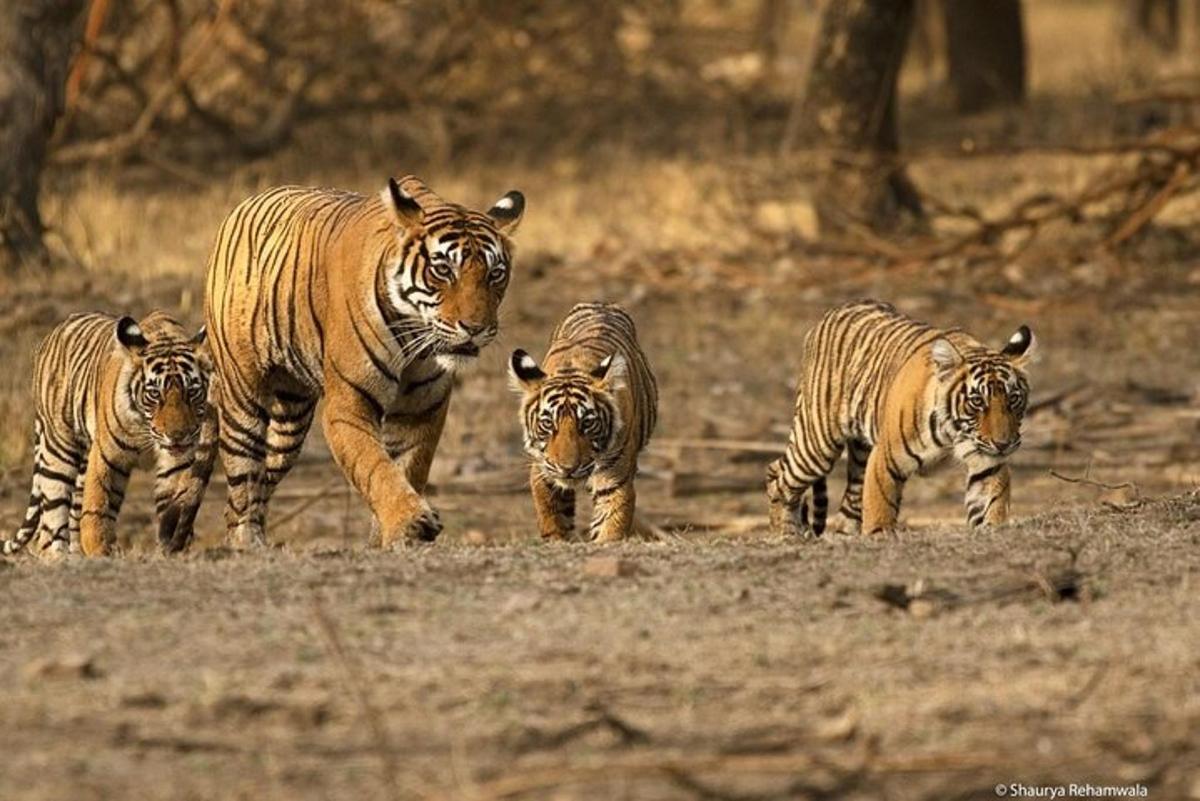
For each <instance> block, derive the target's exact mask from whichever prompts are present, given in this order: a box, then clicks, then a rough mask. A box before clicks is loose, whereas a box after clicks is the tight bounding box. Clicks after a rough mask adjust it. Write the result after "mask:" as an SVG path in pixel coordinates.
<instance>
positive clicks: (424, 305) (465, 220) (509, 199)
mask: <svg viewBox="0 0 1200 801" xmlns="http://www.w3.org/2000/svg"><path fill="white" fill-rule="evenodd" d="M381 197H382V199H383V203H384V206H385V207H386V208H387V209H388V210H389V211H390V212H391V215H392V218H393V221H394V224H395V227H396V237H397V240H396V241H397V244H398V248H399V255H398V258H397V259H396V261H395V262H394V263H393V264H391V265H389V269H388V271H387V272H388V274H387V276H386V277H385V279H384V280H385V281H386V286H384V287H380V289H382V290H383V292H384V293H385V294H386V296H387V298H388V299H389V300H390V302H391V304H392V305H393V306H394V307H395V308H396V309H397V310H398V311H399V312H400V313H401V315H402V319H401V320H399V321H398V322H397V323H395V324H394V325H393V331H394V333H395V334H396V336H397V338H398V339H400V340H401V341H402V342H403V343H404V347H405V348H406V350H407V351H411V352H413V353H419V354H421V355H423V356H433V357H436V358H437V359H438V361H439V362H440V363H442V366H443V367H446V368H453V367H455V366H457V365H458V364H459V363H461V362H462V360H464V359H468V358H472V357H474V356H478V355H479V351H480V349H481V348H483V347H484V346H486V345H487V344H488V343H490V342H491V341H492V340H493V339H495V338H496V334H497V332H498V331H499V320H498V319H497V315H498V312H499V310H500V302H501V301H502V300H503V299H504V291H505V290H506V289H507V288H508V281H509V277H510V275H511V272H512V252H513V247H512V243H511V242H510V240H509V236H510V235H511V234H512V233H514V232H515V231H516V229H517V226H518V224H519V223H520V222H521V215H522V214H523V213H524V211H525V196H524V195H522V194H521V193H520V192H517V191H515V190H514V191H511V192H509V193H507V194H506V195H504V196H503V197H501V198H500V199H499V200H497V201H496V203H495V204H494V205H493V206H492V208H491V209H490V210H488V212H487V213H486V214H484V213H481V212H478V211H472V210H470V209H467V208H464V207H462V206H459V205H457V204H453V203H447V202H445V201H443V200H442V199H441V198H440V197H438V196H437V195H436V194H434V192H433V191H432V190H430V189H429V188H428V187H427V186H425V184H423V183H422V182H421V181H420V180H418V179H417V178H414V177H412V176H409V177H407V178H403V179H401V180H400V181H399V182H397V181H395V180H394V179H391V178H389V179H388V185H387V189H385V190H384V191H383V193H382V195H381Z"/></svg>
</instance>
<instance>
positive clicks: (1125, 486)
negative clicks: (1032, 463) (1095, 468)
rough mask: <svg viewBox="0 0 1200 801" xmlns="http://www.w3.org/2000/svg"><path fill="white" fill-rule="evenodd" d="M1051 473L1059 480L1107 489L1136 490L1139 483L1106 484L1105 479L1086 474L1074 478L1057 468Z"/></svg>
mask: <svg viewBox="0 0 1200 801" xmlns="http://www.w3.org/2000/svg"><path fill="white" fill-rule="evenodd" d="M1049 473H1050V475H1051V476H1053V477H1054V478H1057V479H1058V480H1059V481H1066V482H1067V483H1070V484H1087V485H1088V486H1090V487H1098V488H1100V489H1106V490H1119V489H1132V490H1136V489H1137V485H1136V484H1134V483H1133V482H1131V481H1122V482H1121V483H1120V484H1105V483H1104V482H1103V481H1095V480H1093V479H1090V478H1088V477H1086V476H1080V477H1079V478H1072V477H1071V476H1064V475H1063V474H1062V473H1059V472H1058V471H1057V470H1050V471H1049Z"/></svg>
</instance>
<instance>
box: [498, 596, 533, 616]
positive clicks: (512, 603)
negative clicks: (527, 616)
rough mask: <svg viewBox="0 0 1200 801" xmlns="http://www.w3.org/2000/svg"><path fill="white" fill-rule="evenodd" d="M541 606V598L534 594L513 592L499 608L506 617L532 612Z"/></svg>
mask: <svg viewBox="0 0 1200 801" xmlns="http://www.w3.org/2000/svg"><path fill="white" fill-rule="evenodd" d="M541 605H542V597H541V595H539V594H538V593H536V592H533V591H529V592H514V593H513V594H512V595H510V596H508V600H506V601H505V602H504V603H503V604H502V605H501V606H500V611H501V612H502V613H504V614H508V615H512V614H524V613H525V612H532V611H533V610H535V609H537V608H538V607H539V606H541Z"/></svg>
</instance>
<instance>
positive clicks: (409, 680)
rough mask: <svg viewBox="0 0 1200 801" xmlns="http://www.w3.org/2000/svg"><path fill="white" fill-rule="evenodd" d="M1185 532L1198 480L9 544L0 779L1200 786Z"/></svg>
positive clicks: (304, 785) (525, 788)
mask: <svg viewBox="0 0 1200 801" xmlns="http://www.w3.org/2000/svg"><path fill="white" fill-rule="evenodd" d="M1198 546H1200V499H1197V498H1195V497H1192V496H1185V497H1177V498H1174V499H1171V500H1165V501H1159V502H1154V503H1152V504H1149V505H1146V506H1144V507H1142V508H1139V509H1137V510H1131V511H1125V512H1117V511H1110V512H1083V511H1066V512H1061V513H1054V514H1048V515H1043V516H1039V517H1036V518H1027V519H1025V520H1023V521H1022V522H1020V523H1018V524H1016V525H1015V526H1013V527H1011V528H1008V529H1006V530H1002V531H996V532H993V533H987V534H975V535H972V534H969V533H967V532H965V531H963V530H962V529H960V528H958V527H946V526H932V527H923V528H921V529H919V530H912V531H908V532H904V533H902V534H900V535H898V536H896V537H895V538H888V539H873V540H850V539H837V538H835V539H831V540H829V541H825V542H819V543H815V544H804V543H797V542H795V541H780V540H777V539H770V538H761V537H757V536H756V537H751V538H728V537H714V538H706V539H704V540H700V541H691V540H689V541H681V542H672V543H666V544H637V543H630V544H625V545H622V546H619V547H616V548H608V549H599V548H596V547H594V546H586V545H578V546H570V547H542V546H540V545H536V544H529V543H522V544H508V545H498V546H490V547H488V546H484V547H473V546H469V545H442V544H439V545H435V546H432V547H423V548H419V549H414V550H410V551H405V552H401V553H372V552H364V551H362V550H357V549H345V548H318V549H304V550H292V549H286V550H278V551H271V552H267V553H257V554H231V553H229V552H226V551H222V550H219V549H212V550H202V551H200V552H199V553H195V554H192V555H190V556H187V557H185V558H183V559H174V560H167V559H163V558H160V557H156V556H149V557H136V558H130V559H125V560H100V561H95V562H74V563H69V564H66V565H62V566H58V567H54V568H49V569H48V568H46V567H44V566H41V565H38V564H35V563H22V564H20V565H17V566H7V565H6V566H5V567H4V568H2V572H0V601H2V602H3V605H4V606H3V608H4V609H5V610H6V614H5V622H4V625H3V627H2V628H0V670H3V673H4V675H5V676H6V687H7V689H6V690H5V692H4V703H3V704H0V727H2V730H3V731H4V752H5V768H4V770H3V771H0V797H3V798H14V799H15V798H20V799H30V800H31V801H32V800H34V799H37V800H38V801H41V800H42V799H46V800H47V801H49V800H50V799H64V798H71V799H80V800H83V799H117V798H139V799H173V800H175V799H201V798H205V799H208V798H222V799H265V798H270V799H310V798H311V799H335V798H336V799H344V798H362V799H397V798H400V799H408V798H448V799H470V798H479V799H495V798H517V797H519V798H627V799H659V798H663V799H666V798H795V797H814V798H816V797H845V798H863V799H866V798H895V799H908V798H930V799H934V798H936V799H948V798H992V797H994V795H993V791H992V788H993V787H994V786H995V785H996V784H1000V783H1003V784H1012V783H1021V784H1024V785H1027V786H1050V785H1067V784H1070V783H1085V782H1090V783H1092V784H1096V785H1121V786H1134V785H1137V784H1142V785H1145V786H1146V787H1147V788H1148V791H1149V793H1150V797H1154V798H1187V797H1193V798H1194V797H1197V794H1200V752H1198V750H1197V742H1198V741H1197V734H1198V730H1200V703H1198V702H1197V699H1198V698H1200V692H1198V691H1200V686H1198V682H1197V677H1198V676H1200V670H1198V668H1200V664H1198V657H1197V655H1198V654H1200V629H1198V628H1197V626H1196V623H1195V608H1196V604H1195V593H1196V590H1197V587H1198V586H1200V556H1198V554H1200V548H1198ZM885 599H886V600H885Z"/></svg>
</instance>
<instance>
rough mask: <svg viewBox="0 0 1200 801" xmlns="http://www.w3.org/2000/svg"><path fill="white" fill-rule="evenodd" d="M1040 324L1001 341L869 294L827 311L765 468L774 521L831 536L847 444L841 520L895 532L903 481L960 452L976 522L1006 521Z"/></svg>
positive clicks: (970, 517) (778, 526)
mask: <svg viewBox="0 0 1200 801" xmlns="http://www.w3.org/2000/svg"><path fill="white" fill-rule="evenodd" d="M1033 352H1034V337H1033V333H1032V332H1031V331H1030V330H1029V328H1028V327H1027V326H1024V325H1023V326H1021V327H1020V328H1018V329H1017V331H1016V333H1014V334H1013V335H1012V337H1010V338H1009V340H1008V342H1007V343H1006V344H1005V345H1004V347H1003V348H1002V349H1000V350H993V349H991V348H988V347H987V346H985V345H983V344H981V343H980V342H978V341H977V340H975V339H974V338H973V337H971V336H970V335H969V334H967V333H965V332H964V331H962V330H960V329H957V328H949V329H942V328H934V327H932V326H929V325H926V324H924V323H920V322H917V321H916V320H913V319H910V318H909V317H906V316H905V315H903V314H901V313H900V312H898V311H896V309H895V308H893V307H892V306H891V305H889V304H887V303H881V302H879V301H873V300H864V301H858V302H854V303H848V304H845V305H843V306H839V307H837V308H835V309H832V310H831V311H829V312H828V313H827V314H826V315H825V317H824V318H822V320H821V322H820V323H818V324H817V327H816V328H815V329H813V330H812V331H810V332H809V333H808V336H807V337H806V338H805V340H804V367H803V372H802V375H801V378H800V386H799V389H798V391H797V393H796V405H795V416H794V418H793V422H792V430H791V437H790V440H789V442H788V447H787V451H786V452H785V454H784V455H783V456H782V457H781V458H779V459H777V460H776V461H775V462H773V463H772V464H771V466H770V467H769V468H768V471H767V497H768V499H769V501H770V520H771V528H772V529H773V530H774V531H775V532H776V533H798V534H807V533H808V531H809V523H808V507H807V503H805V502H804V495H805V492H806V490H808V488H809V487H811V488H812V502H813V520H812V528H811V530H812V532H813V533H815V534H818V535H819V534H821V533H822V532H823V531H824V528H825V515H826V512H827V510H828V505H829V500H828V495H827V492H826V486H825V477H826V476H827V475H828V474H829V472H830V471H831V470H832V469H833V466H834V463H835V462H836V461H837V459H838V456H840V455H841V452H842V449H843V448H845V449H846V451H847V476H846V491H845V494H844V495H843V497H842V504H841V509H840V513H839V514H840V519H838V520H837V521H836V524H835V525H836V528H837V529H840V530H842V531H846V532H849V533H855V532H857V531H858V530H860V529H861V530H865V531H866V532H867V533H875V532H882V531H887V530H889V529H891V528H893V527H894V526H895V524H896V518H897V515H898V514H899V511H900V495H901V492H902V490H903V489H904V483H905V481H906V480H907V479H908V478H909V476H911V475H913V474H914V473H918V472H922V473H923V472H924V471H925V470H926V469H927V468H929V467H932V466H933V465H934V464H936V463H937V462H938V461H940V460H941V459H943V458H945V457H946V456H947V455H948V454H950V453H953V454H954V455H955V457H957V458H958V460H959V461H961V462H962V463H963V464H964V465H965V467H966V470H967V489H966V510H967V522H968V523H969V524H970V525H971V526H972V527H975V526H984V525H993V524H999V523H1003V522H1004V521H1005V520H1006V519H1007V518H1008V503H1009V467H1008V459H1009V457H1010V456H1012V454H1013V452H1014V451H1016V450H1017V447H1018V446H1019V445H1020V444H1021V418H1022V416H1023V415H1024V414H1025V409H1026V405H1027V404H1028V401H1029V381H1028V379H1027V377H1026V373H1025V368H1026V367H1027V365H1028V364H1029V363H1030V361H1031V357H1032V355H1033Z"/></svg>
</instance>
